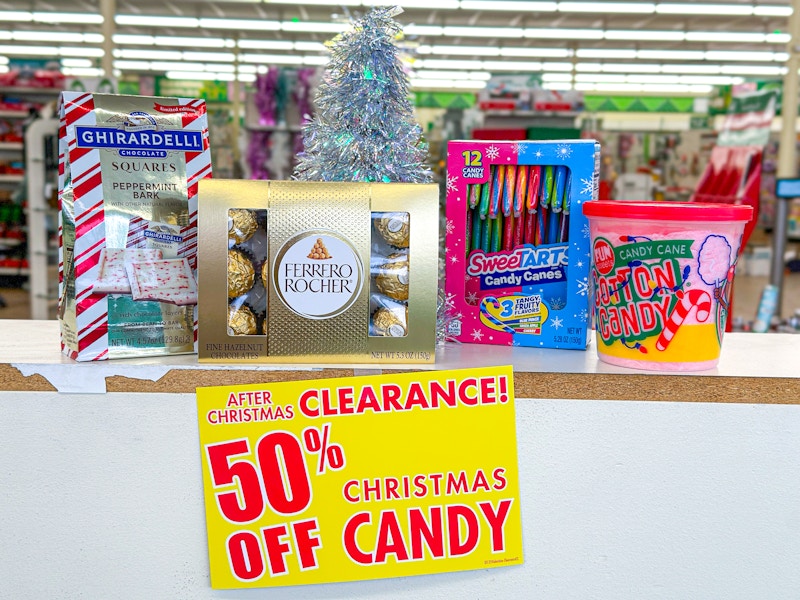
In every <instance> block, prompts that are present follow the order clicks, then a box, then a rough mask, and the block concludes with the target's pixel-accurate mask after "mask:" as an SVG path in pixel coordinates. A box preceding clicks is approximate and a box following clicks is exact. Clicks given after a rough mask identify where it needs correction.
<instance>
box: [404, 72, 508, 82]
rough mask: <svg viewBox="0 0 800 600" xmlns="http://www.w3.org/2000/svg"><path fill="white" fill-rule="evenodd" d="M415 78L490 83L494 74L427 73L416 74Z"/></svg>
mask: <svg viewBox="0 0 800 600" xmlns="http://www.w3.org/2000/svg"><path fill="white" fill-rule="evenodd" d="M414 77H417V78H420V79H464V78H466V79H471V80H474V81H488V80H489V79H491V78H492V74H491V73H489V72H487V71H427V70H424V69H423V70H419V71H415V72H414Z"/></svg>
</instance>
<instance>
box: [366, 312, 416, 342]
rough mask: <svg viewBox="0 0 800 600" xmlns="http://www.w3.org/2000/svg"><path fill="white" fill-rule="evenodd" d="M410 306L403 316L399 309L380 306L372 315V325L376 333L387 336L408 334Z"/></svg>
mask: <svg viewBox="0 0 800 600" xmlns="http://www.w3.org/2000/svg"><path fill="white" fill-rule="evenodd" d="M406 323H408V307H406V308H405V313H404V315H403V316H402V318H401V315H400V314H399V311H397V310H391V309H388V308H379V309H378V310H376V311H375V314H374V315H372V325H373V327H374V330H375V334H377V335H382V336H387V337H405V336H406V335H408V327H407V325H406Z"/></svg>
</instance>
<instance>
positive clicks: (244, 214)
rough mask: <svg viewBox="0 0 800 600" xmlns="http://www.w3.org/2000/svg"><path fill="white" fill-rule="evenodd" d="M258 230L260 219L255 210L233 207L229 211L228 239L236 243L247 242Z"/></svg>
mask: <svg viewBox="0 0 800 600" xmlns="http://www.w3.org/2000/svg"><path fill="white" fill-rule="evenodd" d="M257 230H258V220H257V219H256V215H255V213H254V212H253V211H251V210H247V209H245V208H232V209H230V210H229V211H228V240H230V241H231V242H233V243H234V244H241V243H242V242H246V241H247V240H249V239H250V238H251V237H253V234H255V232H256V231H257Z"/></svg>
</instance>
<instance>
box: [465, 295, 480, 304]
mask: <svg viewBox="0 0 800 600" xmlns="http://www.w3.org/2000/svg"><path fill="white" fill-rule="evenodd" d="M466 300H467V304H473V305H474V304H477V303H478V294H476V293H475V292H470V293H469V294H467V298H466Z"/></svg>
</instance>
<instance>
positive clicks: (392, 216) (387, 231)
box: [374, 212, 409, 248]
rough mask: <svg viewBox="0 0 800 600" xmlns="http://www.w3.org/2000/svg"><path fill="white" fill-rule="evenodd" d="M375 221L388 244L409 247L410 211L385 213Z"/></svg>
mask: <svg viewBox="0 0 800 600" xmlns="http://www.w3.org/2000/svg"><path fill="white" fill-rule="evenodd" d="M374 223H375V229H377V230H378V232H379V233H380V234H381V236H383V239H384V240H386V243H387V244H389V245H390V246H394V247H395V248H408V232H409V222H408V213H401V212H398V213H383V214H382V216H381V217H380V218H378V219H375V221H374Z"/></svg>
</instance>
